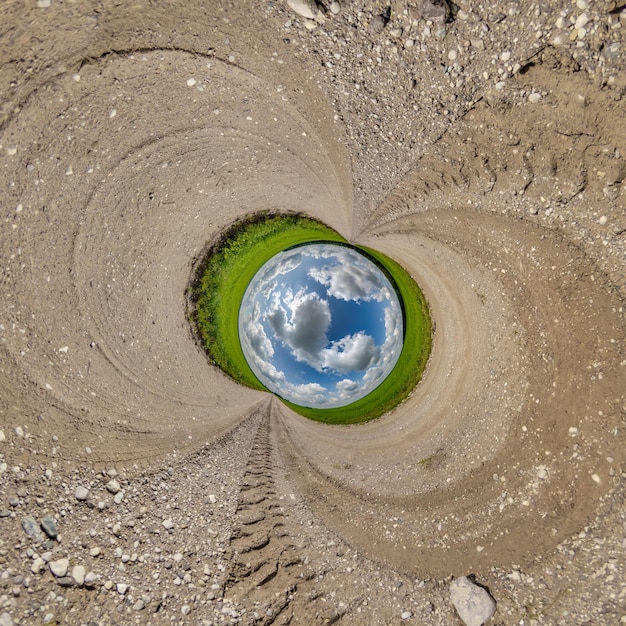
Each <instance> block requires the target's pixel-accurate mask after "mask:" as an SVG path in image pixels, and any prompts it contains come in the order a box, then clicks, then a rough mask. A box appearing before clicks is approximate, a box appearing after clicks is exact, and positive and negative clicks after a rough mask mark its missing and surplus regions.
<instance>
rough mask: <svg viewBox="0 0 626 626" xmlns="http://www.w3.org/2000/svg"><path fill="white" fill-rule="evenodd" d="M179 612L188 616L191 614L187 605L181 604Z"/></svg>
mask: <svg viewBox="0 0 626 626" xmlns="http://www.w3.org/2000/svg"><path fill="white" fill-rule="evenodd" d="M180 611H181V613H182V614H183V615H189V613H191V607H190V606H189V605H188V604H183V606H182V608H181V609H180Z"/></svg>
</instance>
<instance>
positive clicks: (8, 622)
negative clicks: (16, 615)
mask: <svg viewBox="0 0 626 626" xmlns="http://www.w3.org/2000/svg"><path fill="white" fill-rule="evenodd" d="M13 624H14V622H13V618H12V617H11V616H10V615H9V614H8V613H2V615H0V626H13Z"/></svg>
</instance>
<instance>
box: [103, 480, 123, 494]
mask: <svg viewBox="0 0 626 626" xmlns="http://www.w3.org/2000/svg"><path fill="white" fill-rule="evenodd" d="M106 488H107V491H108V492H109V493H112V494H116V493H118V492H119V491H120V489H121V487H120V484H119V482H117V480H110V481H109V482H108V483H107V484H106Z"/></svg>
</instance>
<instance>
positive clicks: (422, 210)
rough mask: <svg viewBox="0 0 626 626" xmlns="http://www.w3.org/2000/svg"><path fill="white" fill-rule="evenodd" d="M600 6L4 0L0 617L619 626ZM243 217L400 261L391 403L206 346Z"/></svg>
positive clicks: (616, 52)
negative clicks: (469, 609) (418, 310)
mask: <svg viewBox="0 0 626 626" xmlns="http://www.w3.org/2000/svg"><path fill="white" fill-rule="evenodd" d="M622 4H623V3H619V2H614V1H604V0H597V1H595V2H590V1H587V0H577V1H576V2H569V1H568V2H563V1H561V2H557V1H553V0H547V1H546V2H502V1H499V0H487V1H486V2H482V3H474V2H466V3H459V4H449V3H447V4H446V3H442V2H434V1H432V0H431V1H430V2H427V1H423V0H421V1H418V0H415V1H414V2H407V1H406V0H404V1H397V2H396V1H394V2H392V3H383V2H375V1H372V0H361V1H357V0H355V1H352V2H347V1H341V0H339V1H338V2H337V1H334V2H326V1H324V2H322V3H319V2H318V3H316V2H308V1H307V2H304V1H298V2H295V1H294V2H291V1H290V2H289V3H287V2H282V1H279V0H270V1H269V2H268V1H263V2H252V1H249V2H248V1H244V2H233V3H226V2H221V1H218V0H211V1H210V2H206V1H202V2H200V1H199V0H188V1H185V2H179V1H177V0H172V2H169V3H167V6H165V5H163V4H162V3H153V2H148V1H143V0H138V1H137V2H134V3H119V2H113V1H112V0H101V1H98V2H90V1H89V0H84V1H79V2H64V1H61V0H38V1H37V2H35V1H34V0H33V1H31V2H26V3H24V2H23V1H21V0H20V1H19V2H18V1H17V0H8V1H7V2H5V3H4V6H3V9H2V13H3V19H2V23H1V24H0V35H1V36H0V85H2V90H1V93H2V96H1V99H0V172H1V174H0V176H1V177H2V183H3V184H2V185H1V186H0V210H1V211H2V220H1V221H0V259H1V265H0V269H1V274H0V277H1V284H2V298H0V347H1V350H0V428H1V430H0V625H1V626H9V625H12V624H16V625H17V624H21V625H26V624H53V623H59V624H88V623H96V624H102V625H106V624H165V623H167V624H175V623H180V624H203V625H209V624H272V623H275V624H287V623H292V624H294V623H297V624H325V623H326V624H330V623H337V622H339V623H342V624H400V623H403V624H404V623H407V624H411V623H415V624H429V625H431V624H432V625H434V626H444V625H446V626H447V625H450V624H463V623H466V624H468V623H474V621H475V620H477V619H479V618H478V617H477V616H476V615H475V614H474V615H469V616H468V615H467V614H464V613H463V612H462V609H460V611H461V614H459V613H457V610H456V609H455V607H454V604H453V598H452V597H451V591H453V590H454V589H455V588H458V587H459V585H462V584H465V582H466V580H467V583H468V584H469V585H474V584H475V585H476V589H482V590H483V591H485V594H480V595H481V596H483V598H485V597H488V598H491V599H493V601H495V613H494V614H493V616H492V617H491V618H490V619H489V621H488V624H494V625H495V624H499V625H506V626H508V625H509V624H511V625H519V626H522V625H523V626H529V625H534V626H538V625H539V624H542V625H543V624H554V625H557V624H558V625H560V624H618V623H626V612H625V610H624V606H625V604H626V587H625V586H624V582H623V581H624V579H625V574H626V572H625V563H624V550H625V548H626V513H625V512H624V508H623V502H624V480H623V479H624V461H625V458H624V446H623V441H624V420H625V417H626V397H625V390H626V354H625V353H624V345H626V343H625V341H626V332H625V328H626V323H625V320H624V298H625V296H626V272H625V270H624V267H625V260H626V256H625V255H626V240H625V237H624V234H625V233H626V211H625V201H624V199H625V197H626V184H625V182H624V176H625V173H626V162H625V160H624V155H625V154H626V124H624V119H625V116H624V113H625V109H626V107H625V105H624V94H625V90H626V72H625V69H626V57H625V54H626V47H625V46H626V42H625V41H624V34H623V33H624V29H625V28H626V13H625V10H624V8H623V7H622ZM266 209H272V210H290V211H302V212H304V213H307V214H310V215H311V216H313V217H315V218H317V219H320V220H322V221H324V222H326V223H328V224H329V225H330V226H332V227H333V228H335V229H336V230H338V231H339V232H340V233H341V234H342V235H344V236H345V237H346V238H347V239H349V240H350V241H352V242H355V243H358V244H362V245H368V246H371V247H373V248H376V249H378V250H380V251H382V252H384V253H385V254H387V255H389V256H391V257H392V258H394V259H397V260H398V261H399V262H400V263H401V264H402V265H403V266H404V267H405V268H406V269H407V270H408V271H410V272H411V274H412V275H413V276H414V277H415V278H416V280H417V281H418V282H419V284H420V286H421V287H422V288H423V290H424V293H425V294H426V296H427V298H428V300H429V303H430V306H431V310H432V315H433V320H434V335H433V337H434V345H433V352H432V356H431V359H430V362H429V365H428V368H427V371H426V374H425V376H424V378H423V380H422V382H421V383H420V385H419V386H418V387H417V388H416V390H415V391H414V392H413V394H412V395H411V397H410V398H409V399H408V400H407V401H406V402H404V403H403V404H402V405H401V406H400V407H398V408H397V409H396V410H395V411H394V412H393V413H391V414H389V415H386V416H383V417H382V418H380V419H378V420H376V421H374V422H370V423H368V424H364V425H360V426H354V427H343V428H339V427H330V426H325V425H321V424H316V423H313V422H310V421H308V420H306V419H304V418H302V417H300V416H297V415H295V414H293V413H292V412H290V411H289V410H288V409H287V408H286V407H285V406H283V405H282V404H281V403H280V402H279V401H278V400H277V399H275V398H271V397H270V396H268V395H266V394H262V393H257V392H254V391H252V390H249V389H243V388H241V387H238V386H237V385H236V384H235V383H233V382H232V381H230V380H229V379H227V378H226V377H224V376H223V375H222V374H221V373H220V372H219V371H216V370H215V369H214V368H212V367H211V366H210V365H209V364H208V363H207V361H206V358H205V356H204V354H203V353H202V351H201V350H200V349H199V348H198V346H197V345H196V343H195V341H194V339H193V334H192V332H191V330H190V327H189V324H188V321H187V314H188V311H187V308H186V289H187V286H188V283H189V280H190V277H191V276H192V273H193V267H194V264H195V263H196V262H197V259H199V258H201V256H202V252H203V250H205V249H206V246H207V245H208V243H209V242H210V241H212V240H213V239H214V238H215V237H217V236H219V233H220V232H221V230H222V229H223V228H225V227H226V226H227V225H228V224H230V223H231V222H232V221H233V220H235V219H237V218H239V217H242V216H243V215H246V214H248V213H250V212H253V211H257V210H266ZM463 576H466V577H467V579H463V578H462V577H463ZM453 582H454V584H452V585H451V583H453ZM477 593H480V592H478V591H477ZM491 608H493V607H492V606H491ZM472 620H474V621H472Z"/></svg>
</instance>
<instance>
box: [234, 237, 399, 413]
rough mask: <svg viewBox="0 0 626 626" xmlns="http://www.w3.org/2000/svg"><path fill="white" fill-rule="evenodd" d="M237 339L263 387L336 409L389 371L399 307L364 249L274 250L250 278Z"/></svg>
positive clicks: (334, 246)
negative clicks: (274, 253)
mask: <svg viewBox="0 0 626 626" xmlns="http://www.w3.org/2000/svg"><path fill="white" fill-rule="evenodd" d="M239 338H240V342H241V347H242V350H243V353H244V356H245V358H246V360H247V362H248V364H249V365H250V368H251V369H252V371H253V372H254V374H255V375H256V376H257V378H258V379H259V380H260V381H261V382H262V383H263V384H264V385H265V386H266V387H267V388H268V389H270V390H271V391H273V392H274V393H276V394H277V395H279V396H281V397H282V398H285V399H286V400H289V401H290V402H293V403H295V404H299V405H301V406H306V407H314V408H324V409H330V408H336V407H341V406H345V405H347V404H351V403H352V402H354V401H356V400H358V399H359V398H362V397H363V396H365V395H367V394H368V393H370V392H371V391H373V390H374V389H375V388H376V387H377V386H378V385H379V384H380V383H381V382H382V381H383V380H384V379H385V378H386V377H387V376H388V375H389V373H390V372H391V370H392V369H393V367H394V365H395V364H396V362H397V360H398V358H399V356H400V352H401V351H402V342H403V318H402V309H401V306H400V302H399V300H398V296H397V294H396V292H395V290H394V288H393V286H392V285H391V283H390V282H389V280H388V279H387V278H386V277H385V275H384V274H383V272H382V271H381V270H380V269H379V268H378V267H377V266H376V265H375V264H374V263H372V262H371V261H370V260H369V259H367V258H366V257H365V256H364V255H362V254H360V253H359V252H357V251H356V250H355V249H353V248H349V247H347V246H341V245H337V244H326V243H315V244H306V245H302V246H298V247H296V248H291V249H289V250H285V251H283V252H280V253H279V254H277V255H275V256H274V257H273V258H271V259H270V260H269V261H268V262H267V263H265V265H263V266H262V267H261V269H259V271H258V272H257V273H256V275H255V276H254V278H253V279H252V280H251V281H250V284H249V285H248V288H247V290H246V293H245V294H244V297H243V300H242V303H241V308H240V311H239Z"/></svg>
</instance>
